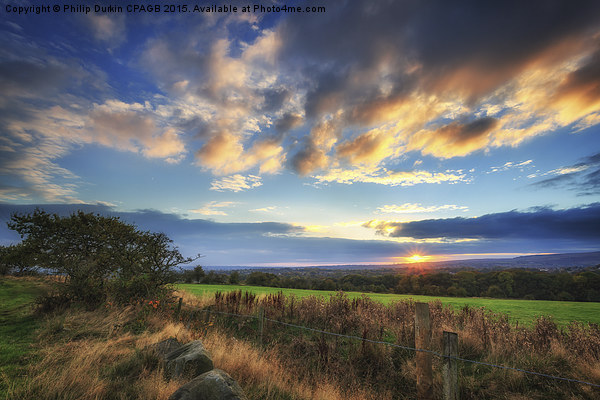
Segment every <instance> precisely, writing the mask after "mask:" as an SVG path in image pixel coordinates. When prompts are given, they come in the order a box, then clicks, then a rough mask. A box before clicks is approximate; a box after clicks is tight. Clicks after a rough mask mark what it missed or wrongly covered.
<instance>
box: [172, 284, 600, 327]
mask: <svg viewBox="0 0 600 400" xmlns="http://www.w3.org/2000/svg"><path fill="white" fill-rule="evenodd" d="M177 287H178V288H181V289H183V290H185V291H187V292H189V293H192V294H195V295H202V294H205V293H214V292H217V291H221V292H229V291H232V290H240V289H241V290H247V291H249V292H252V293H255V294H274V293H277V292H280V291H282V292H283V293H284V294H286V295H290V294H294V295H295V296H298V297H304V296H311V295H313V296H329V295H330V294H333V293H335V292H331V291H321V290H304V289H285V288H273V287H262V286H241V285H199V284H180V285H177ZM347 294H348V296H349V297H350V298H354V297H360V296H362V295H363V293H359V292H347ZM365 294H366V295H367V296H368V297H370V298H371V299H373V300H376V301H379V302H382V303H383V304H389V303H391V302H393V301H398V300H403V299H414V300H415V301H422V302H431V301H435V300H440V301H441V302H442V303H443V304H449V305H452V306H454V307H456V308H460V307H463V306H465V305H468V306H472V307H485V308H487V309H489V310H491V311H494V312H498V313H505V314H508V315H509V318H510V320H511V321H512V322H517V321H518V322H519V324H525V325H530V324H531V323H532V322H533V321H535V319H536V318H537V317H539V316H542V315H544V316H551V317H552V318H553V319H554V321H555V322H556V323H557V324H558V325H566V324H568V323H569V322H571V321H579V322H584V323H585V322H591V323H596V324H599V323H600V303H581V302H572V301H545V300H508V299H488V298H479V297H477V298H471V297H434V296H417V295H399V294H382V293H365Z"/></svg>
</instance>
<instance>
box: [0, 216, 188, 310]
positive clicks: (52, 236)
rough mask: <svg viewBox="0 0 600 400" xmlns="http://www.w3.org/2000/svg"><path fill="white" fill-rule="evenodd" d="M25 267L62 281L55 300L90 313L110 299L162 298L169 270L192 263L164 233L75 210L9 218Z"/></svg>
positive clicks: (172, 273)
mask: <svg viewBox="0 0 600 400" xmlns="http://www.w3.org/2000/svg"><path fill="white" fill-rule="evenodd" d="M8 226H9V228H11V229H13V230H15V231H17V232H18V233H19V234H20V235H21V238H23V241H22V243H21V244H20V245H18V246H20V248H21V249H22V251H23V253H24V254H28V257H29V258H28V262H29V263H30V264H32V265H37V266H39V267H41V268H44V269H47V270H50V271H53V272H55V273H57V274H61V275H65V276H66V277H67V279H66V283H65V284H64V285H63V286H62V288H61V295H62V296H64V297H65V298H69V299H72V300H75V301H80V302H83V303H85V304H86V305H87V306H88V307H90V308H94V307H96V306H98V305H99V304H101V303H102V302H103V301H105V300H106V299H107V297H112V298H114V300H116V301H118V302H121V303H126V302H129V301H131V300H132V299H142V298H151V297H158V296H163V295H164V294H165V291H167V290H168V288H167V284H169V283H171V282H173V280H174V271H173V268H175V267H176V266H178V265H180V264H185V263H189V262H192V261H193V260H195V259H196V258H198V257H199V256H197V257H196V258H184V257H183V256H182V255H181V253H180V252H179V250H178V249H177V247H174V246H173V245H172V243H173V241H172V240H171V239H169V238H168V237H167V236H166V235H165V234H164V233H154V232H147V231H140V230H138V229H137V228H136V227H135V226H133V225H130V224H127V223H125V222H123V221H121V220H119V218H116V217H105V216H101V215H99V214H92V213H87V214H86V213H84V212H82V211H79V212H77V213H75V214H71V215H70V216H68V217H61V216H59V215H57V214H48V213H46V212H45V211H41V210H39V209H38V210H35V211H34V212H33V213H32V214H26V215H17V214H13V215H12V216H11V221H10V222H9V223H8Z"/></svg>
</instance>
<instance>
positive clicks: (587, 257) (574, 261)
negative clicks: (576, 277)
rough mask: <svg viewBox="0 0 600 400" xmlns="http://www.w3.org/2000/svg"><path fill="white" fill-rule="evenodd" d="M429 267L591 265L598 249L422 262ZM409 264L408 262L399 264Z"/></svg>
mask: <svg viewBox="0 0 600 400" xmlns="http://www.w3.org/2000/svg"><path fill="white" fill-rule="evenodd" d="M423 264H424V265H427V266H429V267H433V268H435V267H437V268H460V267H470V268H476V269H479V268H481V269H485V268H494V267H502V268H536V269H555V268H569V267H593V266H596V265H599V264H600V251H596V252H591V253H565V254H548V255H535V256H520V257H515V258H482V259H471V260H453V261H439V262H429V263H423ZM400 265H402V266H410V264H400Z"/></svg>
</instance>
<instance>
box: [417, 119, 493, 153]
mask: <svg viewBox="0 0 600 400" xmlns="http://www.w3.org/2000/svg"><path fill="white" fill-rule="evenodd" d="M497 125H498V120H496V119H495V118H491V117H484V118H479V119H476V120H474V121H471V122H465V123H462V122H457V121H455V122H451V123H450V124H448V125H445V126H443V127H441V128H439V129H437V130H434V131H431V130H423V131H421V132H418V133H416V134H415V135H414V136H412V137H411V138H410V140H409V142H408V146H407V148H408V150H420V151H421V153H422V154H424V155H425V154H431V155H434V156H436V157H439V158H450V157H456V156H464V155H467V154H469V153H472V152H473V151H475V150H478V149H482V148H485V147H487V144H488V143H489V134H490V132H491V131H492V130H493V129H494V128H495V127H496V126H497Z"/></svg>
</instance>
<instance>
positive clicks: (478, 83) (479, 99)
mask: <svg viewBox="0 0 600 400" xmlns="http://www.w3.org/2000/svg"><path fill="white" fill-rule="evenodd" d="M599 14H600V6H599V5H598V4H595V3H594V2H592V1H586V2H584V3H581V4H578V7H569V6H566V5H564V4H562V3H553V4H547V3H543V4H542V2H536V1H534V2H528V3H527V4H524V3H520V2H510V4H509V5H506V4H496V5H490V4H485V5H483V4H479V3H476V2H470V1H461V2H458V3H456V2H454V3H452V4H449V3H447V2H444V1H434V2H428V3H427V5H425V4H423V3H419V2H412V1H409V2H380V3H378V4H377V5H374V4H373V3H372V2H369V1H356V2H353V3H352V5H351V6H350V5H348V4H344V5H341V4H340V5H336V6H331V7H328V12H327V14H326V15H315V18H314V19H313V20H311V24H310V27H308V28H307V26H306V24H305V19H302V18H294V17H292V18H290V19H289V20H286V21H284V22H283V23H282V24H281V26H280V27H279V28H278V33H279V34H280V35H281V38H282V41H283V42H284V43H285V46H284V47H283V48H282V50H281V61H282V63H284V65H286V66H287V67H288V68H290V69H292V68H293V66H292V65H293V64H294V63H299V62H302V60H304V64H305V65H306V67H305V68H304V70H303V71H302V77H303V78H304V80H305V81H308V82H309V84H308V87H309V89H308V90H307V91H306V95H305V96H304V99H303V101H304V112H305V115H306V117H307V119H308V120H309V121H310V120H313V121H319V120H321V119H322V118H325V117H328V116H335V117H336V118H337V119H338V125H339V126H340V129H341V130H342V135H341V136H342V137H341V139H343V140H341V142H342V145H340V146H338V148H337V152H336V153H335V154H330V153H328V152H327V151H325V150H324V149H322V148H319V147H318V146H315V144H314V143H312V145H311V143H307V144H306V146H305V147H304V148H303V149H302V152H301V153H300V156H302V157H300V156H299V157H298V159H299V160H298V161H299V162H297V163H296V164H294V166H295V167H296V169H297V170H298V167H299V166H300V167H304V168H303V169H302V172H301V173H304V174H306V173H307V171H308V170H310V168H309V167H312V166H318V167H320V168H324V167H323V166H324V165H329V166H331V167H336V165H337V161H338V160H337V159H336V158H333V157H332V156H334V155H335V156H337V157H339V158H340V159H341V160H342V161H345V162H347V163H349V164H350V165H351V166H352V165H354V166H356V165H360V164H362V163H364V162H365V161H372V162H375V163H376V162H380V163H381V164H380V165H381V166H385V162H386V156H389V155H391V156H392V157H390V159H393V157H397V156H398V155H399V154H402V152H408V151H417V152H420V153H422V154H426V155H433V156H435V157H438V158H452V157H457V156H465V155H468V154H471V153H473V152H475V151H479V150H490V149H493V148H495V147H501V146H518V145H520V144H521V143H523V142H524V141H526V140H527V139H529V138H533V137H535V136H538V135H543V134H547V133H548V132H551V131H553V130H556V129H558V128H561V127H568V126H569V125H570V124H572V123H574V122H575V123H576V124H577V125H578V126H579V125H581V124H583V125H585V124H587V126H590V125H591V124H597V123H598V121H600V118H598V112H599V111H600V104H599V103H598V96H597V89H596V88H597V81H598V79H597V74H596V73H595V71H598V68H596V65H597V62H598V61H597V60H598V59H599V57H598V56H597V50H596V46H597V44H596V42H595V40H594V37H595V36H594V35H595V34H597V32H598V30H599V27H600V24H599V22H600V21H599V19H598V18H597V15H599ZM550 21H552V22H550ZM457 24H459V25H460V26H461V29H456V26H457ZM509 25H510V26H511V29H510V32H508V31H507V30H506V26H509ZM339 38H344V39H343V40H340V39H339ZM296 70H297V68H296ZM300 81H303V80H300ZM571 100H573V101H571ZM575 100H576V101H575ZM594 115H595V116H596V117H593V116H594ZM393 122H394V123H395V126H394V129H387V130H386V132H385V136H386V140H387V141H388V143H395V147H393V148H392V149H389V148H388V147H385V146H381V148H385V149H387V150H388V152H389V154H388V155H386V154H382V155H381V156H379V155H377V153H378V150H379V149H378V147H377V145H378V144H379V143H381V142H379V140H381V137H380V136H378V135H377V136H376V135H373V134H372V133H369V132H372V130H373V128H379V129H381V128H382V127H383V126H385V125H386V124H390V123H393ZM578 129H579V128H578ZM359 145H362V146H364V147H363V148H362V149H360V150H359V151H358V152H357V151H355V150H357V148H358V147H359ZM369 151H372V152H373V154H369ZM365 153H366V154H365ZM363 154H364V156H363ZM374 155H375V156H374ZM326 158H327V163H326V162H325V161H326ZM311 160H312V162H310V161H311ZM314 160H317V161H319V162H315V161H314ZM300 161H303V162H300ZM307 164H308V165H307ZM313 170H314V169H313Z"/></svg>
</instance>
